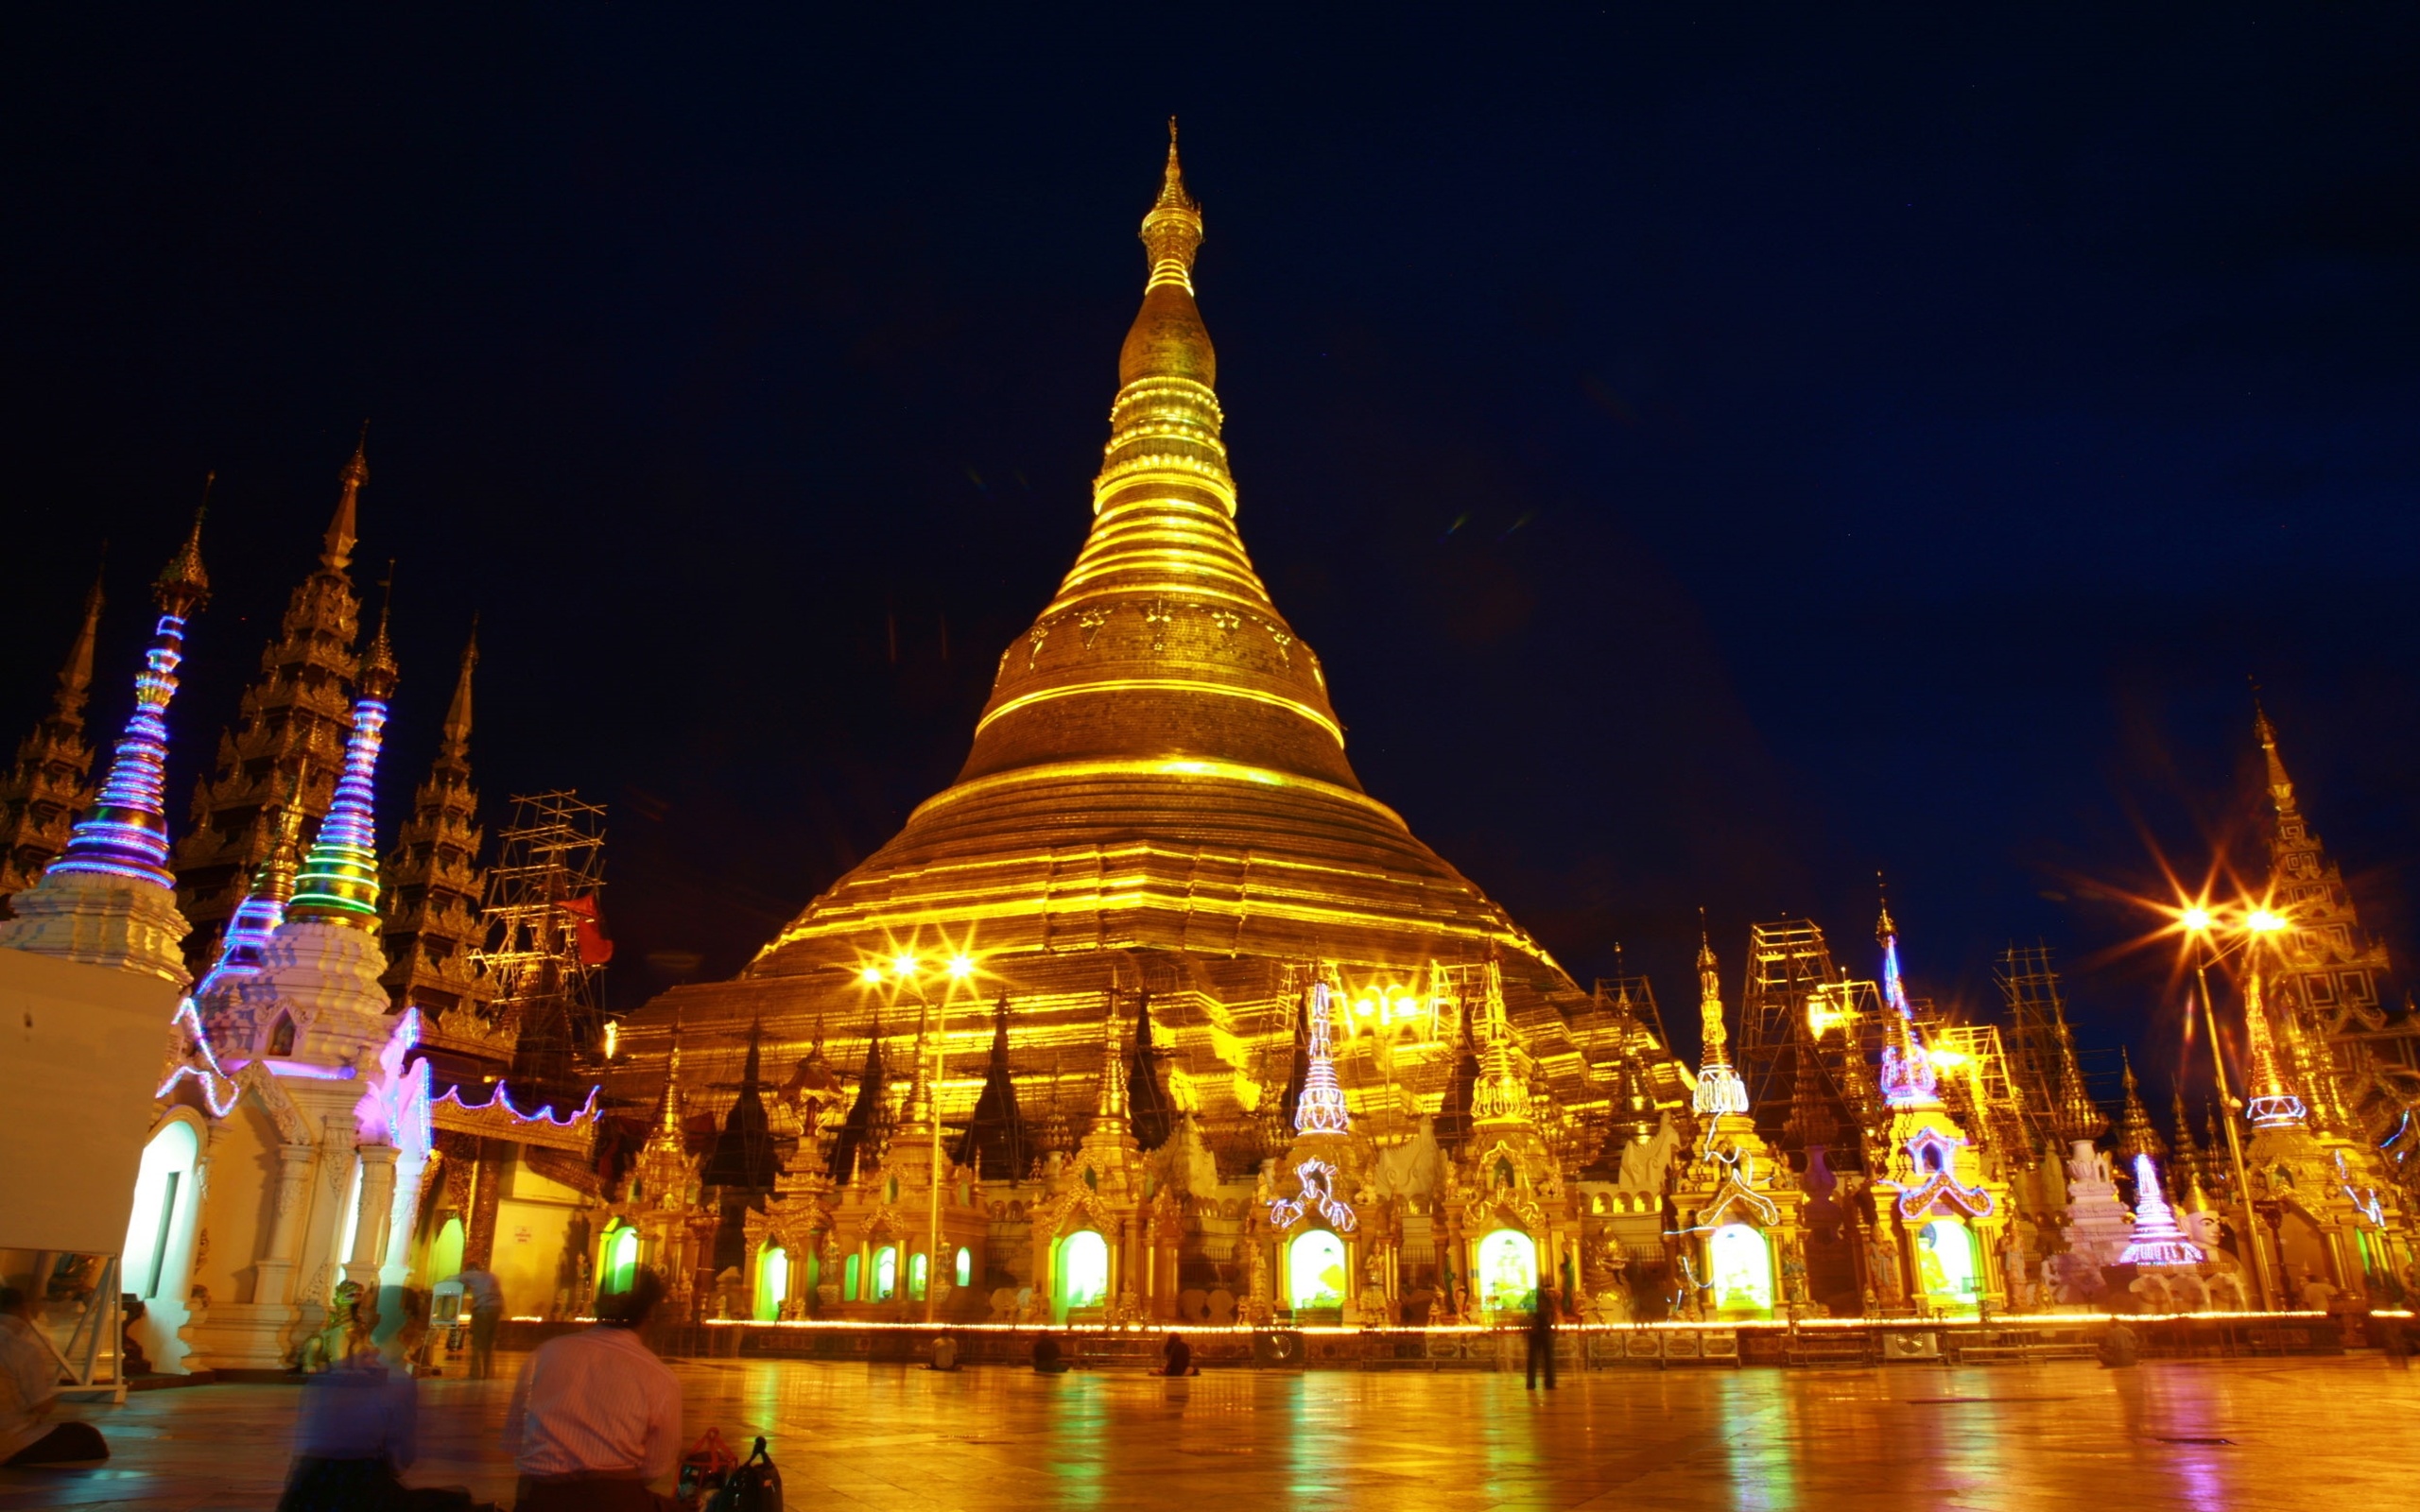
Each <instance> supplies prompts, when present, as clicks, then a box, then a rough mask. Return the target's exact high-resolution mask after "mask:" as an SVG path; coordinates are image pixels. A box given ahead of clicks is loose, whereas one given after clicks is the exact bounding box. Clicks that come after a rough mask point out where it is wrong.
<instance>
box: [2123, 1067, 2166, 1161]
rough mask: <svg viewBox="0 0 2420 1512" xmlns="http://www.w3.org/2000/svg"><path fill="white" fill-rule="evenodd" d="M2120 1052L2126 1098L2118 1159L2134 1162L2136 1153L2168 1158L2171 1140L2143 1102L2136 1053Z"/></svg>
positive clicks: (2153, 1157)
mask: <svg viewBox="0 0 2420 1512" xmlns="http://www.w3.org/2000/svg"><path fill="white" fill-rule="evenodd" d="M2118 1058H2119V1063H2120V1064H2121V1065H2122V1066H2124V1068H2125V1072H2126V1101H2125V1105H2124V1107H2123V1108H2122V1109H2121V1111H2120V1113H2119V1117H2118V1151H2117V1153H2118V1160H2121V1161H2125V1162H2128V1163H2132V1161H2133V1160H2134V1159H2135V1156H2137V1155H2148V1156H2151V1157H2152V1159H2154V1160H2166V1159H2168V1144H2167V1142H2166V1141H2164V1140H2162V1139H2161V1138H2160V1137H2159V1129H2158V1127H2157V1126H2156V1125H2153V1124H2152V1114H2151V1109H2150V1108H2145V1107H2144V1106H2143V1089H2142V1087H2141V1085H2140V1084H2138V1083H2137V1082H2136V1081H2135V1057H2134V1056H2133V1055H2132V1054H2131V1053H2129V1052H2127V1051H2126V1050H2124V1049H2120V1050H2119V1051H2118Z"/></svg>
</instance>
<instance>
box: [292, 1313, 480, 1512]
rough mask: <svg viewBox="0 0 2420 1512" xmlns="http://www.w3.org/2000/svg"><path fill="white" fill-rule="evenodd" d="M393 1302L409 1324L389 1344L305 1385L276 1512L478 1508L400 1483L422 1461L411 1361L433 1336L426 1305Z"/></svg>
mask: <svg viewBox="0 0 2420 1512" xmlns="http://www.w3.org/2000/svg"><path fill="white" fill-rule="evenodd" d="M390 1295H391V1296H392V1297H393V1298H394V1305H395V1306H396V1307H397V1308H398V1311H399V1313H400V1314H401V1316H402V1318H403V1320H404V1321H403V1325H402V1326H401V1327H400V1328H398V1329H397V1330H396V1331H395V1332H394V1334H393V1335H392V1336H391V1337H389V1339H388V1341H387V1342H386V1344H385V1345H383V1346H381V1347H379V1348H376V1349H361V1350H358V1351H356V1352H354V1353H351V1354H348V1355H346V1356H345V1358H344V1359H342V1360H340V1361H338V1362H337V1364H335V1365H333V1366H329V1367H328V1368H327V1369H326V1370H323V1371H321V1372H320V1374H318V1375H315V1376H312V1377H311V1378H310V1379H309V1380H308V1381H307V1382H306V1383H304V1385H303V1387H302V1417H301V1419H300V1421H298V1422H297V1424H296V1425H295V1433H294V1465H293V1468H292V1469H291V1470H289V1471H288V1472H287V1474H286V1478H285V1496H284V1497H283V1498H282V1499H280V1501H279V1502H278V1503H277V1512H466V1509H468V1508H471V1507H473V1506H475V1505H476V1504H478V1503H475V1502H474V1501H473V1500H472V1497H471V1493H470V1492H468V1491H465V1490H462V1489H459V1488H458V1487H455V1488H439V1487H433V1486H432V1487H412V1486H406V1485H404V1483H403V1472H404V1471H406V1470H407V1469H411V1466H412V1461H413V1460H415V1459H417V1458H418V1457H419V1455H420V1394H419V1388H418V1386H417V1385H416V1384H415V1383H414V1382H413V1380H412V1357H413V1355H415V1354H417V1353H418V1352H419V1350H420V1348H421V1344H422V1342H423V1340H424V1339H425V1337H426V1336H427V1333H428V1298H427V1297H426V1296H425V1295H424V1294H423V1293H420V1292H415V1291H408V1290H398V1291H397V1292H395V1293H393V1294H390Z"/></svg>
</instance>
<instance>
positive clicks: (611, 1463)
mask: <svg viewBox="0 0 2420 1512" xmlns="http://www.w3.org/2000/svg"><path fill="white" fill-rule="evenodd" d="M663 1300H664V1278H663V1277H661V1276H659V1275H657V1274H656V1273H655V1272H654V1271H653V1270H651V1269H648V1268H647V1267H645V1266H641V1267H640V1268H639V1270H638V1272H637V1274H636V1275H634V1276H633V1277H632V1278H631V1284H630V1288H629V1289H628V1290H627V1291H622V1292H617V1293H615V1294H614V1295H613V1296H610V1297H604V1298H602V1299H600V1300H599V1302H598V1304H597V1308H596V1311H597V1314H598V1317H599V1321H598V1323H597V1325H596V1327H595V1328H592V1329H583V1330H581V1331H580V1332H578V1333H566V1334H564V1335H563V1336H562V1337H561V1338H556V1339H548V1340H547V1341H546V1342H545V1343H544V1344H542V1345H540V1346H538V1349H537V1352H536V1353H534V1354H532V1355H530V1356H529V1358H528V1359H527V1361H526V1362H524V1363H523V1365H522V1366H521V1379H520V1380H519V1382H518V1383H515V1384H514V1386H513V1388H512V1401H511V1404H510V1407H509V1408H508V1410H507V1411H506V1414H505V1441H506V1442H507V1443H509V1444H510V1445H511V1446H512V1450H513V1457H514V1460H515V1462H516V1463H517V1464H518V1465H519V1466H520V1468H521V1494H520V1497H519V1501H518V1512H656V1509H657V1508H658V1507H659V1506H663V1505H666V1504H667V1503H665V1502H664V1501H663V1500H662V1499H661V1498H659V1497H657V1496H656V1495H655V1494H654V1493H653V1492H652V1491H650V1490H648V1483H649V1482H651V1481H657V1480H662V1479H664V1478H665V1477H666V1476H668V1475H670V1474H671V1473H672V1472H673V1470H674V1469H675V1468H676V1467H678V1466H679V1464H680V1463H681V1382H680V1380H679V1378H677V1377H676V1376H674V1375H673V1373H672V1372H671V1371H670V1370H668V1369H666V1367H665V1364H664V1362H663V1361H661V1360H659V1359H657V1358H656V1357H655V1351H654V1350H652V1349H648V1347H647V1340H646V1339H645V1338H644V1337H642V1334H641V1331H642V1330H644V1329H645V1328H646V1327H647V1325H648V1319H649V1318H650V1317H652V1316H653V1315H654V1314H655V1309H656V1305H657V1304H658V1303H660V1302H662V1301H663Z"/></svg>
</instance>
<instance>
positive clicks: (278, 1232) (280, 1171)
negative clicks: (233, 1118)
mask: <svg viewBox="0 0 2420 1512" xmlns="http://www.w3.org/2000/svg"><path fill="white" fill-rule="evenodd" d="M319 1158H320V1148H319V1146H318V1145H316V1144H281V1145H279V1146H278V1147H277V1199H276V1210H275V1213H276V1221H275V1222H274V1223H272V1224H271V1225H270V1227H269V1236H268V1253H267V1254H265V1255H263V1256H262V1257H261V1258H260V1261H259V1263H258V1264H256V1265H255V1266H254V1267H253V1276H254V1280H253V1284H252V1300H253V1301H254V1302H257V1303H261V1304H264V1305H267V1306H272V1307H284V1306H289V1305H291V1304H292V1303H293V1301H294V1267H295V1264H296V1263H297V1262H298V1261H299V1260H300V1259H301V1255H300V1253H299V1252H300V1250H301V1249H302V1219H303V1215H304V1211H305V1210H306V1209H307V1208H308V1207H309V1206H310V1190H311V1189H310V1183H311V1167H312V1164H313V1163H314V1162H315V1161H317V1160H319Z"/></svg>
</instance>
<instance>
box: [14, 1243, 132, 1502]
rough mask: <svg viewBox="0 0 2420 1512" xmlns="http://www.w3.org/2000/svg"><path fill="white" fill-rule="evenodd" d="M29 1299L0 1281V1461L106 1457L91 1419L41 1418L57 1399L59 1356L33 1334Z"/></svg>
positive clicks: (44, 1461) (103, 1441) (67, 1462)
mask: <svg viewBox="0 0 2420 1512" xmlns="http://www.w3.org/2000/svg"><path fill="white" fill-rule="evenodd" d="M39 1326H40V1325H38V1324H36V1323H35V1322H34V1309H33V1303H32V1301H31V1300H30V1299H29V1298H28V1297H26V1294H25V1293H23V1292H21V1291H19V1290H17V1288H15V1287H13V1286H0V1465H6V1466H9V1467H11V1468H18V1467H23V1466H26V1465H73V1464H77V1463H78V1462H81V1461H89V1460H96V1459H107V1458H109V1457H110V1446H109V1441H108V1440H106V1439H104V1438H103V1437H101V1432H100V1430H99V1429H97V1428H95V1427H94V1426H93V1425H92V1424H91V1423H83V1422H63V1423H49V1424H45V1423H44V1422H43V1418H45V1417H49V1416H50V1409H51V1408H53V1407H55V1406H57V1405H58V1404H59V1360H58V1358H57V1357H56V1356H54V1355H53V1354H52V1353H51V1352H50V1350H49V1349H48V1348H47V1347H46V1346H45V1345H44V1344H43V1341H42V1340H41V1339H39V1338H37V1337H35V1336H34V1330H35V1329H36V1328H37V1327H39Z"/></svg>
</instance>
